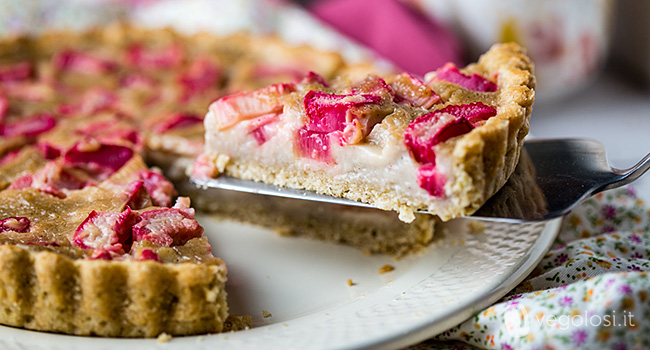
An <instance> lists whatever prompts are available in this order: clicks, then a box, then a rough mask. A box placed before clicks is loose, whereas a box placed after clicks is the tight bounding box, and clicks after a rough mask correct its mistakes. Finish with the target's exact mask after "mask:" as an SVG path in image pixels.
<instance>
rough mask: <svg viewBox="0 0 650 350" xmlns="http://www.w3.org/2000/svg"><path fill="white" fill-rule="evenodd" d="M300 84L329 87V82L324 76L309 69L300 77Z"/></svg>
mask: <svg viewBox="0 0 650 350" xmlns="http://www.w3.org/2000/svg"><path fill="white" fill-rule="evenodd" d="M300 84H320V85H323V86H324V87H329V84H328V83H327V81H325V78H323V77H322V76H320V74H318V73H314V72H311V71H310V72H309V73H307V75H305V77H304V78H302V80H301V81H300Z"/></svg>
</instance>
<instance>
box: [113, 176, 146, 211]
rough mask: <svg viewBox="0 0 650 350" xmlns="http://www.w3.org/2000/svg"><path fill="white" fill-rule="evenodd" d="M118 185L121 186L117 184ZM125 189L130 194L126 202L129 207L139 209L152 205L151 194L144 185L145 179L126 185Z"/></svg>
mask: <svg viewBox="0 0 650 350" xmlns="http://www.w3.org/2000/svg"><path fill="white" fill-rule="evenodd" d="M116 187H120V186H119V185H117V186H116ZM124 190H125V192H126V194H127V196H128V201H127V202H126V206H127V207H129V208H131V209H136V210H138V209H143V208H146V207H148V206H150V205H152V203H151V196H150V195H149V192H147V189H146V188H145V187H144V181H142V180H136V181H133V182H131V183H129V184H128V185H126V188H125V189H124Z"/></svg>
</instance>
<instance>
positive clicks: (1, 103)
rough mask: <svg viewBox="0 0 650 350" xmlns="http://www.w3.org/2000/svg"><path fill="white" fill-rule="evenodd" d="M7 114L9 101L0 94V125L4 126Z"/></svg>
mask: <svg viewBox="0 0 650 350" xmlns="http://www.w3.org/2000/svg"><path fill="white" fill-rule="evenodd" d="M8 112H9V99H8V98H7V97H6V96H4V95H2V93H0V125H2V124H4V120H5V118H6V117H7V113H8Z"/></svg>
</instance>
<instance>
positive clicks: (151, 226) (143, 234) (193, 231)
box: [133, 199, 203, 247]
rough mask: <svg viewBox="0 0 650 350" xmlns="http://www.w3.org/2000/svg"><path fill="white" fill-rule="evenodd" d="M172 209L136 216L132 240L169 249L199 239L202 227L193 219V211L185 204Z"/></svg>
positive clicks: (147, 212)
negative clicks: (144, 241) (143, 241)
mask: <svg viewBox="0 0 650 350" xmlns="http://www.w3.org/2000/svg"><path fill="white" fill-rule="evenodd" d="M182 200H183V199H180V200H179V202H177V204H176V205H174V207H173V208H165V209H156V210H151V211H146V212H144V213H142V214H140V215H139V216H138V223H137V224H135V226H133V240H134V241H139V240H147V241H150V242H153V243H155V244H158V245H161V246H164V247H170V246H172V245H183V244H185V243H187V241H189V240H190V239H192V238H197V237H201V234H203V227H202V226H201V225H199V223H198V222H197V221H196V220H195V219H194V210H193V209H191V208H187V207H186V205H185V204H181V205H179V203H180V202H181V201H182Z"/></svg>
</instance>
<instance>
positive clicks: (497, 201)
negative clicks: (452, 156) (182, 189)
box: [191, 139, 650, 222]
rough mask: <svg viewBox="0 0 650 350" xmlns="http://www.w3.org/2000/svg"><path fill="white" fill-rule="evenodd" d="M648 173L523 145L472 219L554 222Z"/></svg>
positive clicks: (549, 142)
mask: <svg viewBox="0 0 650 350" xmlns="http://www.w3.org/2000/svg"><path fill="white" fill-rule="evenodd" d="M649 168H650V154H648V155H646V156H645V157H644V158H643V159H642V160H641V161H640V162H639V163H637V164H636V165H634V166H633V167H631V168H629V169H615V168H612V167H610V166H609V164H608V163H607V159H606V154H605V148H604V147H603V145H602V144H600V143H598V142H596V141H593V140H586V139H546V140H541V139H540V140H528V141H526V142H525V143H524V148H523V152H522V155H521V158H520V162H519V164H518V165H517V168H516V169H515V171H514V173H513V174H512V176H511V177H510V178H509V179H508V181H507V182H506V184H505V185H504V186H503V188H501V190H499V191H498V192H497V193H496V194H495V195H494V196H492V197H491V198H490V199H489V200H488V201H487V202H486V203H485V204H484V205H483V207H481V208H480V209H479V210H478V211H477V212H476V213H475V214H474V215H472V216H471V218H474V219H479V220H489V221H507V222H529V221H543V220H549V219H553V218H556V217H560V216H563V215H565V214H567V213H568V212H569V211H570V210H571V209H572V208H573V207H575V206H576V205H577V204H579V203H580V202H582V201H583V200H585V199H587V198H589V197H591V196H593V195H594V194H596V193H599V192H602V191H606V190H609V189H613V188H617V187H620V186H623V185H626V184H628V183H630V182H632V181H634V180H636V179H637V178H639V177H640V176H641V175H643V174H644V173H645V172H646V171H647V170H648V169H649ZM191 181H192V182H193V183H194V184H196V185H197V186H199V187H210V188H217V189H222V190H232V191H240V192H247V193H256V194H262V195H269V196H278V197H285V198H293V199H302V200H309V201H317V202H324V203H331V204H341V205H352V206H358V207H367V208H372V207H373V206H372V205H370V204H367V203H362V202H357V201H352V200H349V199H345V198H337V197H332V196H327V195H323V194H319V193H316V192H312V191H306V190H299V189H293V188H286V187H278V186H274V185H269V184H265V183H261V182H255V181H250V180H241V179H237V178H233V177H230V176H223V175H222V176H219V177H218V178H216V179H209V180H201V179H196V178H191ZM419 212H420V213H428V212H426V211H419Z"/></svg>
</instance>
